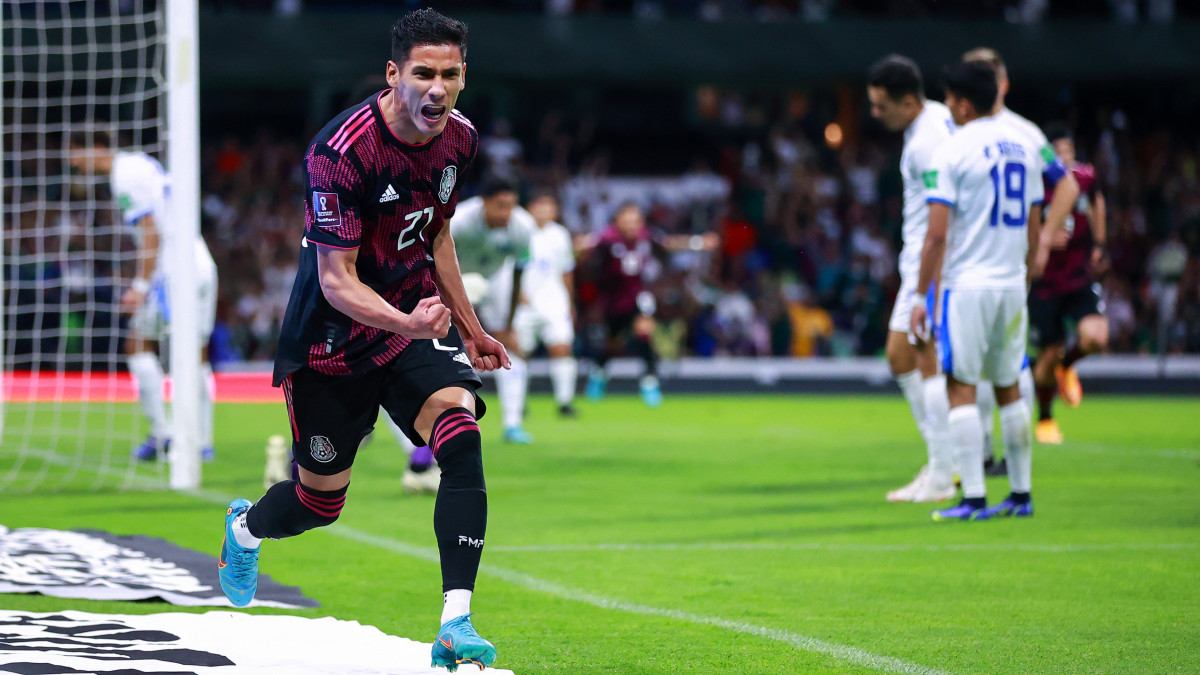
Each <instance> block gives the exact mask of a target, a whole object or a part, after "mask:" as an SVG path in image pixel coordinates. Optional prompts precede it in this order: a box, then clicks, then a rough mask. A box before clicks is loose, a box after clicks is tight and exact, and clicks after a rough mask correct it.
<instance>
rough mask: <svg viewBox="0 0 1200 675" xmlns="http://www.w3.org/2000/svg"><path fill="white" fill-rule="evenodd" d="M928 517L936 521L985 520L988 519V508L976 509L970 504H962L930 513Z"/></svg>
mask: <svg viewBox="0 0 1200 675" xmlns="http://www.w3.org/2000/svg"><path fill="white" fill-rule="evenodd" d="M929 517H930V518H932V519H934V520H937V521H943V520H987V519H988V517H989V514H988V508H987V507H986V506H985V507H984V508H981V509H977V508H975V507H974V506H971V505H970V504H968V503H966V502H963V503H961V504H959V505H958V506H952V507H950V508H948V509H941V510H938V511H932V512H930V514H929Z"/></svg>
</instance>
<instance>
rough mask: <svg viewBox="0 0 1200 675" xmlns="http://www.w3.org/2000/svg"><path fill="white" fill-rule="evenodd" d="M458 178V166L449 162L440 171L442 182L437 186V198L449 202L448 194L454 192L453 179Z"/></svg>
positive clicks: (444, 202)
mask: <svg viewBox="0 0 1200 675" xmlns="http://www.w3.org/2000/svg"><path fill="white" fill-rule="evenodd" d="M457 179H458V167H456V166H454V165H453V164H451V165H450V166H448V167H446V168H445V169H444V170H443V171H442V182H441V184H440V185H439V186H438V199H439V200H440V201H441V202H442V203H443V204H446V203H449V201H450V194H451V193H453V192H454V181H455V180H457Z"/></svg>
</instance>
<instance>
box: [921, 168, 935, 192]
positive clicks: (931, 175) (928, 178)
mask: <svg viewBox="0 0 1200 675" xmlns="http://www.w3.org/2000/svg"><path fill="white" fill-rule="evenodd" d="M921 180H923V181H925V187H926V189H929V190H932V189H933V188H935V187H937V184H938V172H937V171H936V170H934V171H926V172H925V173H922V174H921Z"/></svg>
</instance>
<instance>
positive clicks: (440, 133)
mask: <svg viewBox="0 0 1200 675" xmlns="http://www.w3.org/2000/svg"><path fill="white" fill-rule="evenodd" d="M466 38H467V27H466V25H465V24H463V23H462V22H460V21H456V20H454V19H450V18H447V17H445V16H443V15H441V14H438V13H437V12H435V11H433V10H429V9H422V10H418V11H415V12H411V13H409V14H406V15H405V16H403V17H402V18H401V19H400V20H399V21H397V22H396V24H395V26H394V27H393V28H392V58H391V60H390V61H388V62H387V68H386V75H387V82H388V88H387V89H384V90H383V91H381V92H378V93H376V94H372V95H371V96H369V97H368V98H367V100H365V101H363V102H362V103H360V104H358V105H356V106H354V107H352V108H350V109H349V110H346V111H345V112H343V113H342V114H340V115H338V116H337V117H335V118H334V119H333V121H331V122H330V123H329V124H327V125H326V126H325V128H324V129H322V130H321V131H320V132H319V133H318V134H317V136H316V138H315V139H314V140H313V142H312V144H311V145H310V146H309V148H308V152H307V153H306V155H305V158H304V168H305V172H306V174H307V177H308V184H309V190H308V192H307V194H306V195H305V207H306V208H305V216H306V218H305V220H306V222H305V237H304V239H302V240H301V257H300V267H299V270H298V271H297V273H296V282H295V285H294V286H293V288H292V297H291V300H290V302H289V303H288V309H287V313H286V315H285V317H284V324H283V330H282V336H281V339H280V343H279V350H278V353H277V355H276V357H275V375H274V383H275V385H276V386H282V387H283V393H284V396H285V398H286V400H287V407H288V415H289V417H290V420H291V426H292V440H293V453H294V455H295V458H296V462H297V463H298V465H299V468H298V475H299V480H298V481H297V480H287V481H282V482H280V483H276V484H275V485H274V486H272V487H271V488H270V489H269V490H268V491H267V493H266V494H265V495H263V496H262V497H261V498H260V499H259V500H258V502H257V503H255V504H254V505H253V506H251V504H250V502H248V501H246V500H244V499H237V500H234V501H233V502H232V503H231V504H230V505H229V509H228V510H227V512H226V516H225V540H224V542H223V543H222V546H221V559H220V565H219V567H220V579H221V588H222V589H223V590H224V591H225V595H226V596H228V597H229V599H230V600H231V601H233V603H234V604H235V605H237V606H245V605H246V604H248V603H249V602H250V601H251V600H252V599H253V598H254V592H255V590H256V588H257V586H258V554H259V544H260V543H261V542H262V540H263V539H265V538H271V539H283V538H285V537H292V536H296V535H298V534H301V533H303V532H305V531H306V530H311V529H313V528H316V527H323V526H326V525H329V524H331V523H333V522H334V521H335V520H337V518H338V515H339V514H340V513H341V511H342V507H343V506H344V505H345V503H346V492H347V488H348V486H349V483H350V472H351V467H352V465H353V463H354V457H355V453H356V452H357V449H358V446H359V442H360V441H361V440H362V439H363V437H364V436H366V435H367V433H369V432H370V430H371V428H372V425H373V423H374V421H375V419H376V416H377V415H378V408H379V406H380V405H382V406H383V408H384V409H385V410H387V412H388V414H389V415H390V416H391V417H392V419H393V420H394V421H395V422H396V423H397V424H398V425H399V426H400V428H401V429H403V430H404V432H405V434H406V435H407V436H408V437H409V438H410V439H411V440H412V441H413V443H414V444H416V445H426V444H428V445H429V447H430V448H431V449H432V451H433V454H434V456H435V457H436V458H437V462H438V464H439V466H440V467H441V471H442V477H441V479H442V482H441V488H440V490H439V491H438V495H437V500H436V504H435V506H434V512H433V529H434V533H435V534H436V537H437V542H438V550H439V551H440V553H441V568H442V590H443V592H444V599H445V603H444V605H443V608H442V618H441V623H442V626H441V629H440V630H439V631H438V635H437V639H435V640H434V644H433V665H434V666H445V667H446V668H447V669H449V670H455V669H457V667H458V665H459V664H462V663H468V662H469V663H474V664H476V665H478V666H479V667H480V668H481V669H482V668H483V667H484V666H487V665H491V664H492V662H493V661H494V660H495V658H496V650H495V648H494V647H493V646H492V644H491V643H490V642H488V641H487V640H485V639H483V638H481V637H480V636H479V634H478V633H477V632H476V631H475V628H474V627H473V626H472V625H471V620H470V616H471V614H470V611H471V610H470V603H471V593H472V591H473V589H474V587H475V577H476V574H477V573H478V570H479V559H480V554H481V553H482V549H483V542H484V530H485V528H486V525H487V493H486V489H485V485H484V478H483V459H482V454H481V452H480V436H479V426H478V425H477V424H476V419H477V418H478V417H482V416H483V413H484V410H485V406H484V403H483V401H482V400H480V399H479V398H478V396H477V395H476V390H477V389H478V387H479V386H480V384H481V382H480V379H479V376H478V375H477V374H476V373H475V370H474V369H478V370H495V369H496V368H499V367H502V366H503V367H507V366H508V365H509V360H508V355H507V354H506V353H505V350H504V346H503V345H502V344H500V342H499V341H497V340H495V339H493V338H492V337H491V336H489V335H488V334H487V333H485V332H484V331H483V329H482V328H481V327H480V325H479V320H478V319H477V318H476V317H475V312H474V311H473V310H472V309H471V305H470V303H469V302H468V301H467V294H466V291H465V290H464V288H463V284H462V278H461V276H460V274H459V270H458V259H457V256H456V255H455V252H454V241H453V240H452V239H451V237H450V231H449V228H448V227H446V222H447V220H448V219H449V218H450V216H451V215H452V214H453V213H454V208H455V206H456V204H457V201H458V177H459V176H460V175H462V172H463V171H464V170H465V169H466V168H467V166H468V165H469V163H470V162H471V161H472V160H473V158H474V157H475V154H476V151H477V149H478V146H479V134H478V133H477V132H476V131H475V128H474V127H473V126H471V123H470V122H469V121H467V118H466V117H463V116H462V114H461V113H459V112H458V111H457V110H455V109H454V103H455V101H456V100H457V99H458V95H459V93H460V92H461V91H462V89H463V86H464V82H465V79H464V76H465V72H466V64H465V62H464V59H465V57H466ZM452 318H453V324H451V319H452ZM472 366H473V367H474V369H473V368H472Z"/></svg>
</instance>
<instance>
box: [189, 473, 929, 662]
mask: <svg viewBox="0 0 1200 675" xmlns="http://www.w3.org/2000/svg"><path fill="white" fill-rule="evenodd" d="M188 494H191V495H193V496H196V497H199V498H200V499H204V500H207V501H210V502H213V503H216V504H227V503H229V502H230V501H232V497H227V496H225V495H221V494H217V493H213V492H208V491H206V490H192V491H189V492H188ZM324 531H326V532H328V533H329V534H332V535H335V536H338V537H341V538H343V539H349V540H351V541H356V542H359V543H361V544H367V545H369V546H375V547H376V548H381V549H383V550H385V551H390V552H392V553H397V554H400V555H405V556H409V557H412V558H417V559H418V560H424V561H426V562H430V563H437V562H438V561H439V560H440V557H439V555H438V551H437V549H436V548H433V547H430V546H416V545H414V544H408V543H405V542H403V541H400V540H398V539H392V538H390V537H381V536H379V535H374V534H370V533H367V532H363V531H361V530H357V529H355V528H352V527H348V526H345V525H340V524H334V525H331V526H329V527H327V528H324ZM479 572H480V573H481V574H485V575H487V576H490V577H495V578H497V579H500V580H501V581H506V582H508V583H510V584H513V585H515V586H520V587H522V588H525V589H528V590H531V591H537V592H539V593H546V594H548V595H554V596H557V597H560V598H564V599H567V600H573V601H575V602H582V603H585V604H588V605H592V606H595V607H600V608H601V609H611V610H616V611H619V612H629V613H631V614H644V615H647V616H661V617H664V618H668V619H675V620H678V621H686V622H688V623H694V624H699V625H702V626H714V627H717V628H724V629H725V630H730V631H734V632H736V633H744V634H746V635H754V636H756V637H761V638H766V639H768V640H773V641H775V642H782V643H784V644H787V645H790V646H792V647H795V648H796V649H799V650H801V651H806V652H814V653H817V654H822V655H824V656H828V657H831V658H833V659H836V660H839V661H843V662H846V663H853V664H855V665H858V666H863V667H865V668H870V669H872V670H878V671H882V672H885V673H903V674H904V675H949V673H947V672H946V671H944V670H938V669H936V668H929V667H927V666H922V665H920V664H916V663H910V662H908V661H904V660H902V659H897V658H894V657H891V656H884V655H882V654H875V653H873V652H869V651H866V650H865V649H859V648H858V647H851V646H850V645H843V644H838V643H836V642H826V641H825V640H819V639H817V638H814V637H809V636H807V635H801V634H799V633H793V632H791V631H786V630H780V629H778V628H767V627H765V626H756V625H754V624H750V623H745V622H741V621H731V620H729V619H722V618H721V617H717V616H706V615H703V614H693V613H691V612H683V611H680V610H677V609H668V608H663V607H653V606H650V605H639V604H636V603H631V602H625V601H623V600H616V599H613V598H606V597H604V596H600V595H596V594H594V593H589V592H587V591H584V590H580V589H576V588H570V587H568V586H563V585H561V584H557V583H555V582H553V581H546V580H544V579H538V578H537V577H534V576H530V575H528V574H525V573H524V572H518V571H516V570H510V569H505V568H503V567H496V566H495V565H480V567H479Z"/></svg>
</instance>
